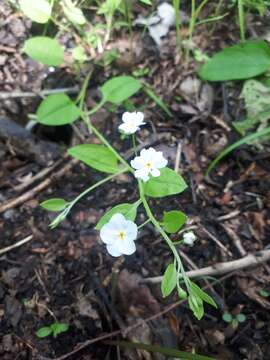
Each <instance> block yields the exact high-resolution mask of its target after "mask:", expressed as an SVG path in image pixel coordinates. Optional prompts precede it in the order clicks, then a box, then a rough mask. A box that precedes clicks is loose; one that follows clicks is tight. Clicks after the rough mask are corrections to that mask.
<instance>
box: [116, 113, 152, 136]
mask: <svg viewBox="0 0 270 360" xmlns="http://www.w3.org/2000/svg"><path fill="white" fill-rule="evenodd" d="M143 119H144V115H143V113H142V112H139V111H134V112H124V114H123V115H122V121H123V123H122V124H121V125H119V127H118V128H119V130H121V131H123V132H124V133H125V134H127V135H131V134H134V133H135V132H136V131H138V130H140V126H142V125H144V124H145V122H144V121H143Z"/></svg>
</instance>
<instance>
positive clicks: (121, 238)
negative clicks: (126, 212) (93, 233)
mask: <svg viewBox="0 0 270 360" xmlns="http://www.w3.org/2000/svg"><path fill="white" fill-rule="evenodd" d="M137 233H138V228H137V225H136V224H135V223H134V222H133V221H130V220H126V218H125V217H124V216H123V215H122V214H119V213H117V214H114V215H113V216H112V218H111V220H110V221H109V222H108V223H107V224H105V225H103V226H102V228H101V229H100V237H101V240H102V241H103V242H104V243H105V244H106V247H107V250H108V252H109V254H111V255H112V256H121V255H131V254H133V253H134V252H135V251H136V247H135V243H134V240H136V238H137Z"/></svg>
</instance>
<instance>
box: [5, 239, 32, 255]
mask: <svg viewBox="0 0 270 360" xmlns="http://www.w3.org/2000/svg"><path fill="white" fill-rule="evenodd" d="M32 239H33V235H29V236H27V237H26V238H24V239H22V240H20V241H18V242H16V243H15V244H12V245H10V246H7V247H5V248H2V249H0V256H1V255H3V254H5V253H7V252H9V251H10V250H13V249H15V248H17V247H19V246H22V245H24V244H26V243H27V242H29V241H31V240H32Z"/></svg>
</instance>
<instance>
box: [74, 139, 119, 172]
mask: <svg viewBox="0 0 270 360" xmlns="http://www.w3.org/2000/svg"><path fill="white" fill-rule="evenodd" d="M68 153H69V155H71V156H73V157H74V158H76V159H78V160H81V161H82V162H84V163H85V164H86V165H88V166H90V167H92V168H94V169H96V170H99V171H102V172H105V173H115V172H117V171H119V167H118V163H117V158H116V156H115V155H114V154H113V153H112V152H111V150H109V149H108V148H106V147H105V146H103V145H96V144H82V145H77V146H74V147H72V148H71V149H69V150H68Z"/></svg>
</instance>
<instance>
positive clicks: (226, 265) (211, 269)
mask: <svg viewBox="0 0 270 360" xmlns="http://www.w3.org/2000/svg"><path fill="white" fill-rule="evenodd" d="M269 260H270V250H262V251H258V252H256V253H255V254H249V255H246V256H244V257H242V258H241V259H238V260H233V261H227V262H221V263H217V264H214V265H211V266H207V267H205V268H202V269H198V270H191V271H187V273H186V274H187V276H188V277H189V278H194V277H198V276H200V277H201V276H217V275H223V274H226V273H230V272H232V271H235V270H241V269H245V268H248V267H252V266H257V265H260V264H262V263H264V262H266V261H269ZM161 280H162V276H155V277H152V278H145V279H143V280H142V283H151V284H157V283H160V282H161Z"/></svg>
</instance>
